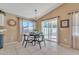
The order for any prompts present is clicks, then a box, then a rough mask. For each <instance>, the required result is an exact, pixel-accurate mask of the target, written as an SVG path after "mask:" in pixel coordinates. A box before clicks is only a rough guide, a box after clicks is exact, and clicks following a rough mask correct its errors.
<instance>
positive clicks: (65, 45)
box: [60, 43, 71, 48]
mask: <svg viewBox="0 0 79 59" xmlns="http://www.w3.org/2000/svg"><path fill="white" fill-rule="evenodd" d="M60 45H61V46H64V47H68V48H71V46H70V45H67V44H64V43H60Z"/></svg>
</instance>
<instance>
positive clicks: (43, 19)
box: [41, 16, 60, 21]
mask: <svg viewBox="0 0 79 59" xmlns="http://www.w3.org/2000/svg"><path fill="white" fill-rule="evenodd" d="M59 17H60V16H55V17H51V18H46V19H42V20H41V21H44V20H49V19H54V18H59Z"/></svg>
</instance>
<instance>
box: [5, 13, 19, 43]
mask: <svg viewBox="0 0 79 59" xmlns="http://www.w3.org/2000/svg"><path fill="white" fill-rule="evenodd" d="M10 19H14V20H15V21H16V26H9V25H8V20H10ZM18 24H19V22H18V18H17V17H16V16H14V15H12V14H6V16H5V28H6V29H7V30H6V31H5V32H4V44H7V43H11V42H16V41H18V39H17V38H18V34H19V29H18Z"/></svg>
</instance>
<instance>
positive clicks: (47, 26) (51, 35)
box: [41, 18, 58, 42]
mask: <svg viewBox="0 0 79 59" xmlns="http://www.w3.org/2000/svg"><path fill="white" fill-rule="evenodd" d="M41 25H42V29H41V30H42V32H43V34H44V37H45V39H46V40H49V41H53V42H58V18H53V19H50V20H44V21H42V24H41Z"/></svg>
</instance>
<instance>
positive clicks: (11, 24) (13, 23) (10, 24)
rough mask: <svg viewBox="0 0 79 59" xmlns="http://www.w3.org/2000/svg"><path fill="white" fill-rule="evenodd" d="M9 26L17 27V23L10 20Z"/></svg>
mask: <svg viewBox="0 0 79 59" xmlns="http://www.w3.org/2000/svg"><path fill="white" fill-rule="evenodd" d="M8 25H9V26H15V25H16V21H15V20H14V19H10V20H9V21H8Z"/></svg>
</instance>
